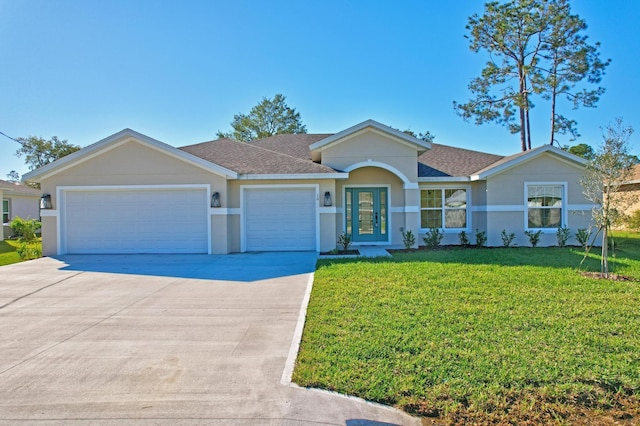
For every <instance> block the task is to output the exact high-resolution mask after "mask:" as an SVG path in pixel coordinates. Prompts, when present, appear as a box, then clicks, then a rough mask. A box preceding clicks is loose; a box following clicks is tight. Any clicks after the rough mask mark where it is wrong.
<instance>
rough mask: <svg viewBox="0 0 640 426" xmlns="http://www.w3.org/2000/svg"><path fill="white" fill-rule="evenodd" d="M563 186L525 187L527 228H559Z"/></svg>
mask: <svg viewBox="0 0 640 426" xmlns="http://www.w3.org/2000/svg"><path fill="white" fill-rule="evenodd" d="M564 201H565V200H564V185H543V184H528V185H527V228H529V229H555V228H560V227H561V226H562V225H563V223H562V217H563V213H564V211H563V209H564V208H565V207H564Z"/></svg>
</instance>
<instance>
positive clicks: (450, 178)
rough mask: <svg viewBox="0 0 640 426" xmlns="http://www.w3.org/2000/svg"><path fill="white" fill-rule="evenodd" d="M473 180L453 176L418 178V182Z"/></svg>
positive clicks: (466, 177)
mask: <svg viewBox="0 0 640 426" xmlns="http://www.w3.org/2000/svg"><path fill="white" fill-rule="evenodd" d="M470 180H471V178H470V177H469V176H452V177H421V178H418V182H420V183H421V182H438V183H447V182H469V181H470Z"/></svg>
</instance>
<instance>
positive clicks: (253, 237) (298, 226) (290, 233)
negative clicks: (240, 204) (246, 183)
mask: <svg viewBox="0 0 640 426" xmlns="http://www.w3.org/2000/svg"><path fill="white" fill-rule="evenodd" d="M316 209H317V201H316V190H315V188H291V189H282V188H278V189H263V188H251V189H245V191H244V214H245V218H244V221H245V242H246V243H245V248H246V250H247V251H294V250H316Z"/></svg>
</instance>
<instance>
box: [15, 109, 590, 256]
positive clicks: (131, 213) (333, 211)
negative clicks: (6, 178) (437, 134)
mask: <svg viewBox="0 0 640 426" xmlns="http://www.w3.org/2000/svg"><path fill="white" fill-rule="evenodd" d="M583 170H584V160H583V159H581V158H579V157H576V156H574V155H572V154H569V153H567V152H565V151H562V150H560V149H557V148H554V147H552V146H549V145H544V146H542V147H539V148H536V149H533V150H531V151H527V152H522V153H519V154H516V155H513V156H509V157H503V156H499V155H492V154H487V153H482V152H476V151H470V150H466V149H459V148H454V147H450V146H445V145H440V144H432V143H429V142H425V141H422V140H420V139H416V138H414V137H412V136H409V135H406V134H404V133H402V132H399V131H397V130H395V129H392V128H390V127H387V126H384V125H382V124H380V123H377V122H375V121H373V120H368V121H365V122H363V123H360V124H358V125H355V126H353V127H350V128H348V129H346V130H343V131H341V132H339V133H336V134H322V135H314V134H302V135H277V136H273V137H269V138H266V139H262V140H258V141H254V142H251V143H243V142H237V141H234V140H230V139H220V140H216V141H211V142H204V143H200V144H196V145H189V146H185V147H182V148H179V149H178V148H174V147H172V146H170V145H167V144H164V143H162V142H159V141H157V140H154V139H152V138H149V137H147V136H144V135H142V134H139V133H136V132H134V131H133V130H129V129H125V130H123V131H121V132H119V133H116V134H114V135H112V136H110V137H108V138H106V139H103V140H101V141H99V142H97V143H95V144H93V145H90V146H88V147H86V148H83V149H81V150H80V151H77V152H75V153H73V154H71V155H69V156H67V157H64V158H62V159H60V160H58V161H55V162H53V163H51V164H48V165H46V166H44V167H42V168H40V169H38V170H35V171H33V172H30V173H28V174H27V175H25V176H24V179H25V180H27V181H34V182H39V183H40V184H41V186H42V192H43V193H46V194H50V195H51V200H52V209H50V210H42V212H41V215H42V221H43V228H42V233H43V252H44V254H46V255H55V254H65V253H232V252H244V251H270V250H276V251H279V250H315V251H328V250H331V249H333V248H335V247H336V240H337V237H338V236H339V235H340V234H341V233H343V232H346V233H348V234H351V235H352V240H353V244H354V245H355V246H358V245H365V244H369V245H371V244H374V245H382V246H402V234H401V231H403V230H412V231H413V232H414V234H415V235H417V236H418V237H419V238H417V242H419V243H422V236H424V234H425V233H426V232H427V231H428V229H429V228H433V227H437V228H441V229H443V230H444V232H445V239H444V240H443V244H456V243H458V235H459V233H460V231H466V232H467V233H468V234H470V235H473V234H474V233H475V230H476V229H479V230H485V231H486V232H487V237H488V244H489V245H492V246H497V245H501V244H502V240H501V238H500V233H501V231H502V230H503V229H505V230H507V232H514V233H515V234H516V236H517V238H516V240H515V243H516V244H518V245H529V244H528V239H527V238H526V237H525V236H524V231H525V230H541V231H542V232H543V235H542V239H541V242H540V244H541V245H555V244H556V235H555V234H556V231H557V228H558V227H559V226H565V225H566V226H568V227H570V228H571V229H572V230H573V231H575V230H576V229H577V228H582V227H587V226H588V224H589V220H590V219H589V217H590V209H591V207H592V205H591V204H590V203H588V202H587V201H586V200H585V199H584V197H583V195H582V189H581V187H580V184H579V182H578V181H579V179H580V177H581V176H582V173H583ZM574 213H578V214H574ZM582 213H584V214H582ZM471 240H472V242H473V240H474V239H473V238H471ZM571 242H574V243H575V240H571Z"/></svg>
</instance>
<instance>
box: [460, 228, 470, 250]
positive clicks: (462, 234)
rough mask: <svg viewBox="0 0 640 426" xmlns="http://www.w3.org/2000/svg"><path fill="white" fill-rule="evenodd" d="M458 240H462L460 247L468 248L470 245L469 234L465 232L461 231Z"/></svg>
mask: <svg viewBox="0 0 640 426" xmlns="http://www.w3.org/2000/svg"><path fill="white" fill-rule="evenodd" d="M458 239H459V240H460V245H461V246H462V247H467V246H468V245H469V238H468V237H467V233H466V232H465V231H460V233H459V234H458Z"/></svg>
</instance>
